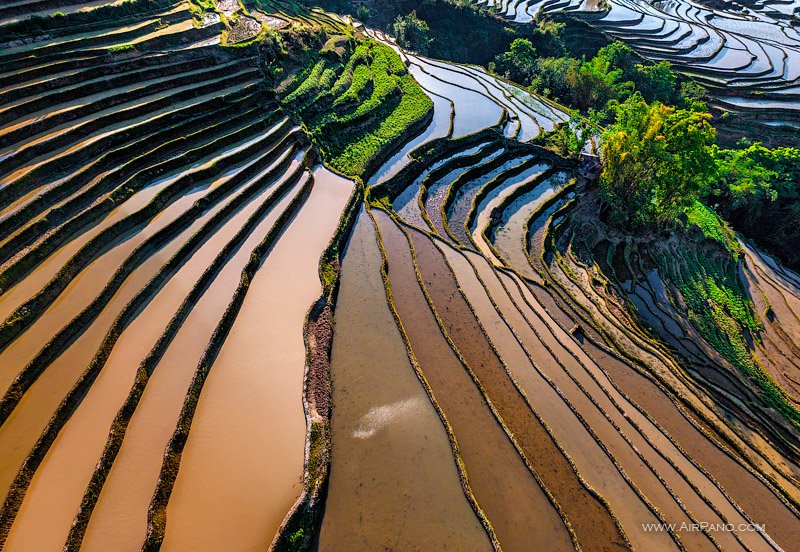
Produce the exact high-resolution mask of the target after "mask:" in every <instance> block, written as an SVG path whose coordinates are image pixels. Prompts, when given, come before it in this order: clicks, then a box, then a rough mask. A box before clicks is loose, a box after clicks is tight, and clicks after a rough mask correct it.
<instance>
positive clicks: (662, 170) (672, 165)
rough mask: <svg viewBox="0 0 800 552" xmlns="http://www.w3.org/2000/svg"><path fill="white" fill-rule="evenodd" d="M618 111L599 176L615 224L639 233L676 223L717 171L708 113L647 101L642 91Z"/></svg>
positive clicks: (605, 137)
mask: <svg viewBox="0 0 800 552" xmlns="http://www.w3.org/2000/svg"><path fill="white" fill-rule="evenodd" d="M616 111H617V113H616V115H617V120H616V122H615V123H614V124H613V125H611V126H610V127H609V128H608V130H607V131H606V132H605V133H603V140H602V141H603V146H602V152H603V171H602V173H601V175H600V186H601V189H602V194H603V198H604V199H605V201H606V203H607V204H608V206H609V207H610V219H611V222H613V223H615V224H620V225H624V226H625V227H626V228H629V229H632V230H635V231H641V230H644V229H646V228H647V227H650V226H654V225H655V226H667V225H670V224H673V223H674V222H675V220H676V219H677V217H678V215H679V214H680V213H681V212H682V211H683V209H684V208H685V207H686V206H688V205H690V204H691V203H692V202H693V201H694V199H695V198H696V197H697V195H698V192H699V191H700V189H701V185H703V184H705V183H707V182H708V181H709V180H710V179H711V178H712V176H713V175H714V173H715V163H714V158H713V156H712V152H711V144H712V143H713V141H714V138H715V134H716V132H715V130H714V127H712V126H711V124H710V122H709V119H710V115H708V114H707V113H700V112H697V111H691V110H686V109H675V108H673V107H668V106H666V105H664V104H661V103H659V102H654V103H653V104H648V103H647V102H646V101H645V100H644V98H643V97H642V96H641V94H639V93H636V94H634V95H633V96H631V97H630V98H629V99H628V100H627V101H625V102H624V103H622V104H620V105H619V106H618V107H617V109H616Z"/></svg>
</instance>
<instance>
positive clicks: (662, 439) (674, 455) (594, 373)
mask: <svg viewBox="0 0 800 552" xmlns="http://www.w3.org/2000/svg"><path fill="white" fill-rule="evenodd" d="M520 289H521V290H522V291H523V293H524V295H525V299H526V300H527V301H528V303H529V304H530V305H531V308H532V309H534V310H535V311H536V312H537V313H538V314H539V315H540V316H541V320H542V321H543V322H545V323H544V325H542V328H543V329H546V330H547V332H544V333H542V338H543V340H544V341H545V342H546V343H548V344H549V345H550V346H551V347H553V348H554V349H560V348H562V347H563V349H565V350H566V351H567V352H568V353H569V354H568V355H564V356H563V358H564V359H565V360H568V362H565V365H566V366H567V368H568V369H569V370H570V373H571V374H572V375H573V376H574V377H575V378H576V379H577V380H578V381H580V382H581V384H582V385H583V386H584V388H585V389H587V391H588V392H589V393H590V394H591V395H592V396H593V397H594V398H595V400H597V402H598V404H599V405H600V406H601V408H602V409H603V410H604V411H605V412H606V413H608V414H610V415H612V416H614V417H616V419H617V423H618V424H619V425H620V426H621V427H623V428H626V427H628V426H630V428H631V429H628V430H627V431H626V433H628V434H629V435H630V436H631V438H632V439H633V440H634V442H636V441H637V440H638V439H639V436H637V435H636V433H640V435H641V437H646V439H647V443H649V444H645V443H644V442H641V443H640V444H639V446H640V448H642V449H645V448H647V446H651V447H652V448H653V449H655V450H657V451H658V452H659V455H654V454H651V455H649V458H650V460H651V461H652V462H653V463H654V465H655V466H656V467H657V468H659V469H660V470H661V471H662V473H663V474H664V477H665V478H666V480H667V482H668V484H669V485H671V486H673V488H676V489H678V490H680V488H681V485H684V482H683V481H682V480H683V479H685V480H686V481H689V482H691V483H692V484H693V485H694V486H695V488H696V489H698V491H697V492H698V493H700V494H701V495H702V496H704V497H706V499H707V500H708V501H710V503H712V504H714V506H715V507H716V508H717V509H718V510H719V512H720V514H721V515H722V516H725V519H726V520H727V521H728V522H730V523H733V524H734V525H735V526H738V524H739V523H746V520H745V519H744V518H743V517H742V515H741V513H740V512H739V511H737V509H736V508H735V507H734V506H733V505H732V504H731V503H730V501H729V500H728V498H727V497H726V496H725V495H724V494H723V492H722V491H721V490H720V489H719V488H718V486H717V485H716V483H715V482H714V480H713V479H711V478H709V477H708V476H707V475H705V474H704V473H702V472H701V471H700V470H698V469H697V467H696V466H695V465H694V464H693V463H692V462H691V456H689V455H686V454H685V453H684V451H682V450H681V449H679V448H678V447H676V446H675V444H674V443H673V442H672V441H671V440H670V439H669V436H668V434H667V433H665V432H664V431H663V429H662V428H661V427H659V426H656V425H655V424H654V423H653V420H652V419H651V417H650V415H649V411H647V410H645V411H644V412H642V411H640V410H638V409H636V407H635V405H634V404H631V402H630V401H629V400H628V398H627V397H625V396H624V395H622V393H620V391H619V389H618V388H617V387H615V386H614V385H613V382H611V381H610V380H609V378H608V377H607V375H606V374H605V372H603V371H602V370H601V369H600V367H599V366H598V365H597V363H596V362H595V361H593V360H592V359H591V357H589V356H588V355H586V353H585V352H584V351H583V350H582V349H581V348H580V347H579V345H578V342H577V341H575V340H574V339H573V338H571V337H570V336H569V335H568V334H567V333H566V331H564V330H563V329H562V328H558V327H556V326H555V325H554V324H553V323H552V320H550V319H549V318H547V317H546V316H544V315H543V313H542V311H541V306H540V305H539V304H537V303H536V302H535V301H534V300H533V297H532V295H531V294H530V290H528V289H527V287H524V286H522V287H520ZM570 357H572V359H570ZM645 412H647V413H645ZM633 428H635V430H634V429H633ZM661 456H663V458H666V459H669V461H670V462H671V463H672V464H673V466H674V467H675V470H676V473H675V474H672V473H671V472H670V471H669V470H667V466H666V464H665V461H664V460H663V459H662V458H661ZM689 498H691V497H690V496H689V495H687V502H689ZM738 535H739V537H740V538H741V539H742V540H743V541H744V542H745V544H746V545H747V546H751V547H753V548H754V549H757V550H758V549H763V548H764V547H765V546H768V545H767V544H766V542H765V541H764V539H763V538H762V537H761V536H760V535H759V534H758V533H756V532H752V531H744V532H738ZM725 538H729V537H728V536H727V535H725V536H723V539H725Z"/></svg>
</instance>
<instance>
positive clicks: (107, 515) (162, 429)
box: [82, 169, 297, 551]
mask: <svg viewBox="0 0 800 552" xmlns="http://www.w3.org/2000/svg"><path fill="white" fill-rule="evenodd" d="M290 170H291V169H290ZM296 192H297V188H295V190H294V191H293V192H292V193H290V194H288V195H287V197H286V198H285V199H284V200H282V201H281V202H279V203H278V205H276V206H275V211H274V212H273V213H274V214H271V215H268V216H267V217H265V219H264V221H263V222H262V223H260V224H259V225H258V227H257V228H256V229H255V230H254V232H253V234H251V236H250V237H249V238H248V239H247V240H246V242H245V243H244V244H243V246H242V247H241V248H240V250H239V251H238V252H237V253H236V255H235V256H234V257H233V258H232V259H231V260H230V261H229V262H228V263H227V264H226V265H225V267H224V268H223V269H222V271H221V272H220V274H219V276H217V278H216V279H215V281H214V283H213V284H212V285H211V286H210V287H209V289H208V290H207V291H206V292H205V294H204V295H203V297H202V298H201V300H200V301H199V302H198V304H197V305H196V306H195V307H194V308H193V309H192V313H191V314H190V315H189V317H188V318H187V319H186V321H185V322H184V324H183V325H182V326H181V328H180V330H178V333H177V334H176V336H175V338H174V340H173V342H172V343H171V344H170V346H169V348H168V349H167V351H166V353H165V354H164V357H163V358H162V359H161V361H160V362H159V364H158V366H157V367H156V369H155V371H154V372H153V375H152V376H151V378H150V381H149V382H148V385H147V387H146V388H145V392H144V394H143V395H142V398H141V400H140V402H139V404H138V406H137V408H136V411H135V413H134V415H133V417H132V418H131V420H130V423H129V425H128V429H127V431H126V434H125V439H124V441H123V443H122V446H121V448H120V450H119V453H118V455H117V457H116V459H115V461H114V465H113V467H112V469H111V471H110V473H109V476H108V479H107V480H106V483H105V485H104V486H103V489H102V491H101V493H100V496H99V498H98V501H97V505H96V506H95V509H94V511H93V512H92V516H91V519H90V520H89V525H88V528H87V531H86V535H85V537H84V540H83V548H82V549H83V550H87V551H91V550H97V551H102V550H122V549H125V548H126V547H131V548H133V547H136V548H138V547H140V546H141V544H142V543H143V542H144V538H145V533H146V530H147V508H148V505H149V503H150V499H151V498H152V495H153V490H154V489H155V486H156V481H157V479H158V475H159V471H160V469H161V461H162V457H163V455H164V449H165V448H166V446H167V442H168V441H169V439H170V437H171V436H172V433H173V431H174V428H175V424H176V423H177V419H178V415H179V414H180V410H181V407H182V405H183V399H184V396H185V393H186V390H187V389H188V387H189V383H190V381H191V378H192V376H193V375H194V371H195V369H196V367H197V363H198V361H199V360H200V357H201V355H202V353H203V350H204V349H205V347H206V345H207V343H208V341H209V339H210V338H211V333H212V332H213V331H214V329H215V328H216V325H217V322H218V321H219V319H220V318H221V317H222V314H223V313H224V311H225V308H226V307H227V306H228V302H229V301H230V299H231V296H232V294H233V291H234V289H235V288H236V286H237V285H238V283H239V277H240V274H241V270H242V268H243V266H244V264H245V263H246V262H247V260H248V259H249V257H250V252H251V251H252V249H253V247H255V245H256V244H257V243H258V242H260V241H261V239H263V236H264V235H265V234H266V232H267V231H268V230H269V228H270V227H271V226H272V224H273V223H274V222H275V218H277V216H278V213H280V212H282V211H283V210H284V209H285V207H286V205H287V204H288V202H289V201H290V200H291V197H293V196H294V194H295V193H296Z"/></svg>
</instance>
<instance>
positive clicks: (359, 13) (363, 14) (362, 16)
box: [356, 6, 372, 23]
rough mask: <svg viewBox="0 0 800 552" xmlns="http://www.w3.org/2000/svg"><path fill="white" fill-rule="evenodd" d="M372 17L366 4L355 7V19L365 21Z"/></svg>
mask: <svg viewBox="0 0 800 552" xmlns="http://www.w3.org/2000/svg"><path fill="white" fill-rule="evenodd" d="M370 17H372V12H371V11H369V8H368V7H366V6H359V7H358V8H356V19H358V20H359V21H362V22H364V23H366V22H367V21H369V18H370Z"/></svg>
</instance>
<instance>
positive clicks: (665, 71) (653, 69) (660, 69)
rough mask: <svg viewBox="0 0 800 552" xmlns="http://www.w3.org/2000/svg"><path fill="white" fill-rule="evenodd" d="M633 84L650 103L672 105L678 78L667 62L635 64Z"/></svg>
mask: <svg viewBox="0 0 800 552" xmlns="http://www.w3.org/2000/svg"><path fill="white" fill-rule="evenodd" d="M635 70H636V77H635V78H634V81H633V82H634V84H636V88H637V89H638V90H640V91H641V93H642V95H643V96H644V97H645V98H646V99H648V100H650V101H654V100H657V101H660V102H664V103H673V102H674V100H675V89H676V85H677V82H678V77H677V76H676V75H675V72H674V71H673V70H672V65H671V64H670V62H668V61H661V62H659V63H656V64H655V65H645V64H641V63H637V64H636V68H635Z"/></svg>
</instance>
